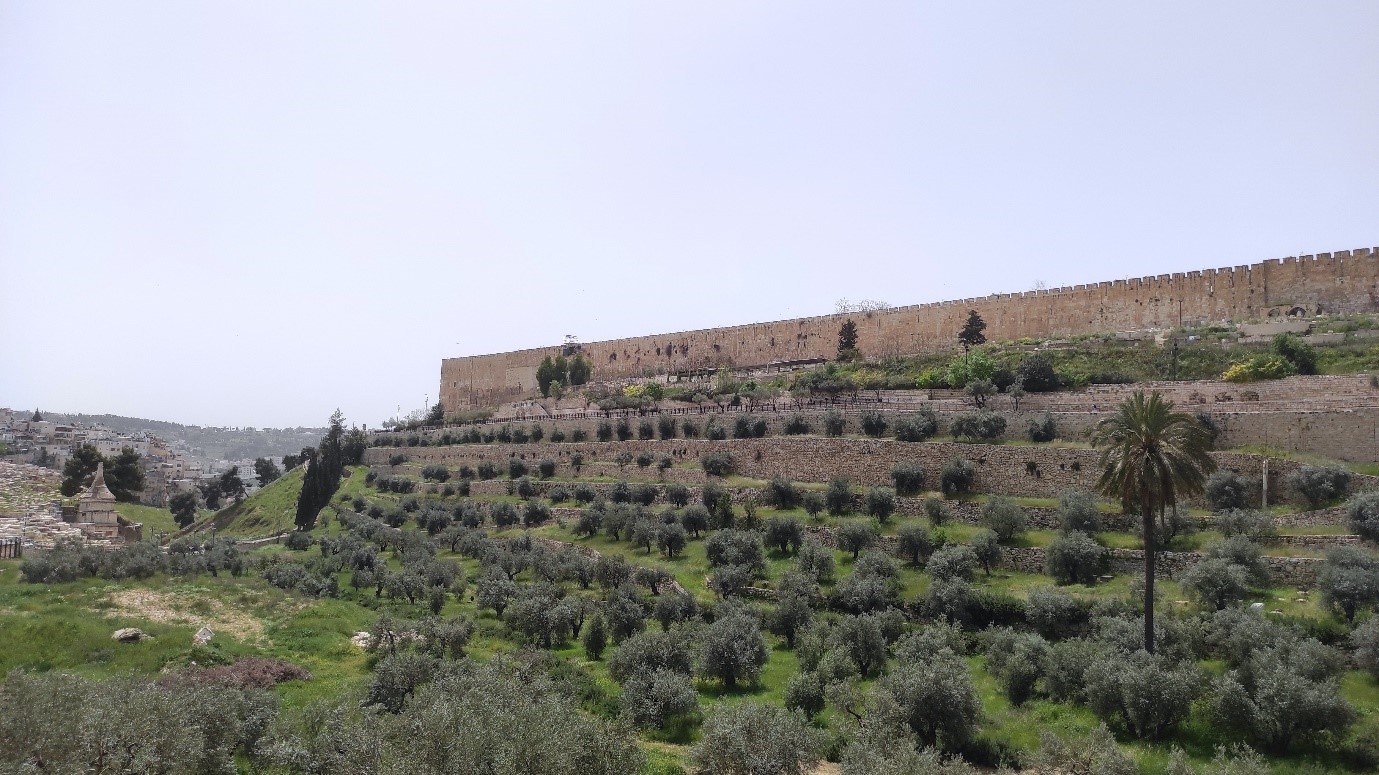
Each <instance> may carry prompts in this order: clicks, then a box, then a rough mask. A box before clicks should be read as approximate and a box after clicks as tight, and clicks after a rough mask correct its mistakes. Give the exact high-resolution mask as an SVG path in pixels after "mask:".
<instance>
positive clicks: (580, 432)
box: [570, 428, 602, 443]
mask: <svg viewBox="0 0 1379 775" xmlns="http://www.w3.org/2000/svg"><path fill="white" fill-rule="evenodd" d="M588 440H589V432H588V431H586V430H584V429H583V428H575V429H574V430H572V431H570V441H573V442H575V443H579V442H581V441H588ZM600 441H602V439H600Z"/></svg>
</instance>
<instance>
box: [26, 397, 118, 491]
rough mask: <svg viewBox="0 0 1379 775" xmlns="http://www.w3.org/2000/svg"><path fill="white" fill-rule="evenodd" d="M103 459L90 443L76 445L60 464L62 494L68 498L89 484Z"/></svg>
mask: <svg viewBox="0 0 1379 775" xmlns="http://www.w3.org/2000/svg"><path fill="white" fill-rule="evenodd" d="M35 414H36V413H35ZM104 460H105V458H103V457H101V453H100V450H98V449H96V448H95V447H93V446H91V445H90V444H83V445H81V446H80V447H78V448H77V450H76V451H75V452H73V453H72V455H71V457H69V458H67V462H66V463H65V464H64V465H63V466H62V494H63V495H66V496H67V497H69V498H70V497H72V496H73V495H76V494H77V493H79V492H81V491H82V490H83V489H85V488H86V487H88V486H90V484H91V477H92V476H94V475H95V473H96V466H97V465H100V464H101V463H102V462H104Z"/></svg>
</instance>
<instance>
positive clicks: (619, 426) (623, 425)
mask: <svg viewBox="0 0 1379 775" xmlns="http://www.w3.org/2000/svg"><path fill="white" fill-rule="evenodd" d="M613 434H614V435H615V436H617V437H618V441H627V440H628V439H630V438H632V423H631V422H629V421H628V419H627V418H626V417H622V418H619V419H618V421H617V422H616V423H614V424H613Z"/></svg>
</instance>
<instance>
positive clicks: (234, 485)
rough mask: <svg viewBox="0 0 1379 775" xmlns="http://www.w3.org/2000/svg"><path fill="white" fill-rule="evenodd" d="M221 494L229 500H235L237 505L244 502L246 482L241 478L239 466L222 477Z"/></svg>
mask: <svg viewBox="0 0 1379 775" xmlns="http://www.w3.org/2000/svg"><path fill="white" fill-rule="evenodd" d="M220 492H221V494H223V495H224V496H225V497H227V498H234V499H235V503H239V502H240V501H242V500H244V480H243V479H242V478H240V475H239V466H233V467H231V468H230V470H229V471H226V472H225V473H223V474H221V475H220Z"/></svg>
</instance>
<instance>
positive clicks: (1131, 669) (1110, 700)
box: [1085, 651, 1202, 739]
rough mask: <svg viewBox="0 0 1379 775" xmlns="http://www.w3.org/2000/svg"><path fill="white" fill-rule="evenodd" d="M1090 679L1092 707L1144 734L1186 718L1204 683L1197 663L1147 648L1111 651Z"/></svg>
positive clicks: (1164, 731) (1159, 734) (1088, 674)
mask: <svg viewBox="0 0 1379 775" xmlns="http://www.w3.org/2000/svg"><path fill="white" fill-rule="evenodd" d="M1085 679H1086V682H1087V689H1086V692H1087V705H1088V706H1089V707H1090V708H1091V709H1092V712H1093V713H1095V714H1096V715H1097V716H1098V717H1099V718H1101V719H1102V720H1103V721H1107V722H1109V723H1117V724H1119V725H1120V726H1122V727H1124V728H1125V730H1126V731H1127V732H1129V733H1130V734H1132V735H1134V736H1135V737H1138V738H1142V739H1146V738H1147V739H1158V738H1160V737H1163V736H1164V735H1165V734H1167V733H1168V732H1170V731H1171V730H1172V729H1173V728H1174V727H1176V726H1178V724H1179V723H1181V722H1182V721H1183V720H1184V719H1186V718H1187V717H1188V713H1189V712H1190V711H1191V709H1192V702H1193V700H1195V699H1196V698H1197V694H1198V692H1199V690H1200V687H1201V684H1202V676H1201V674H1200V671H1198V670H1197V669H1196V667H1195V666H1189V665H1179V666H1170V665H1169V664H1168V663H1166V662H1165V661H1164V660H1163V658H1162V657H1156V656H1153V655H1151V654H1147V653H1145V652H1143V651H1138V652H1135V653H1133V654H1130V655H1129V656H1126V655H1123V654H1115V655H1108V656H1106V657H1104V658H1102V659H1100V660H1098V661H1096V662H1094V663H1093V664H1092V665H1090V666H1089V667H1088V668H1087V672H1086V674H1085Z"/></svg>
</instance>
